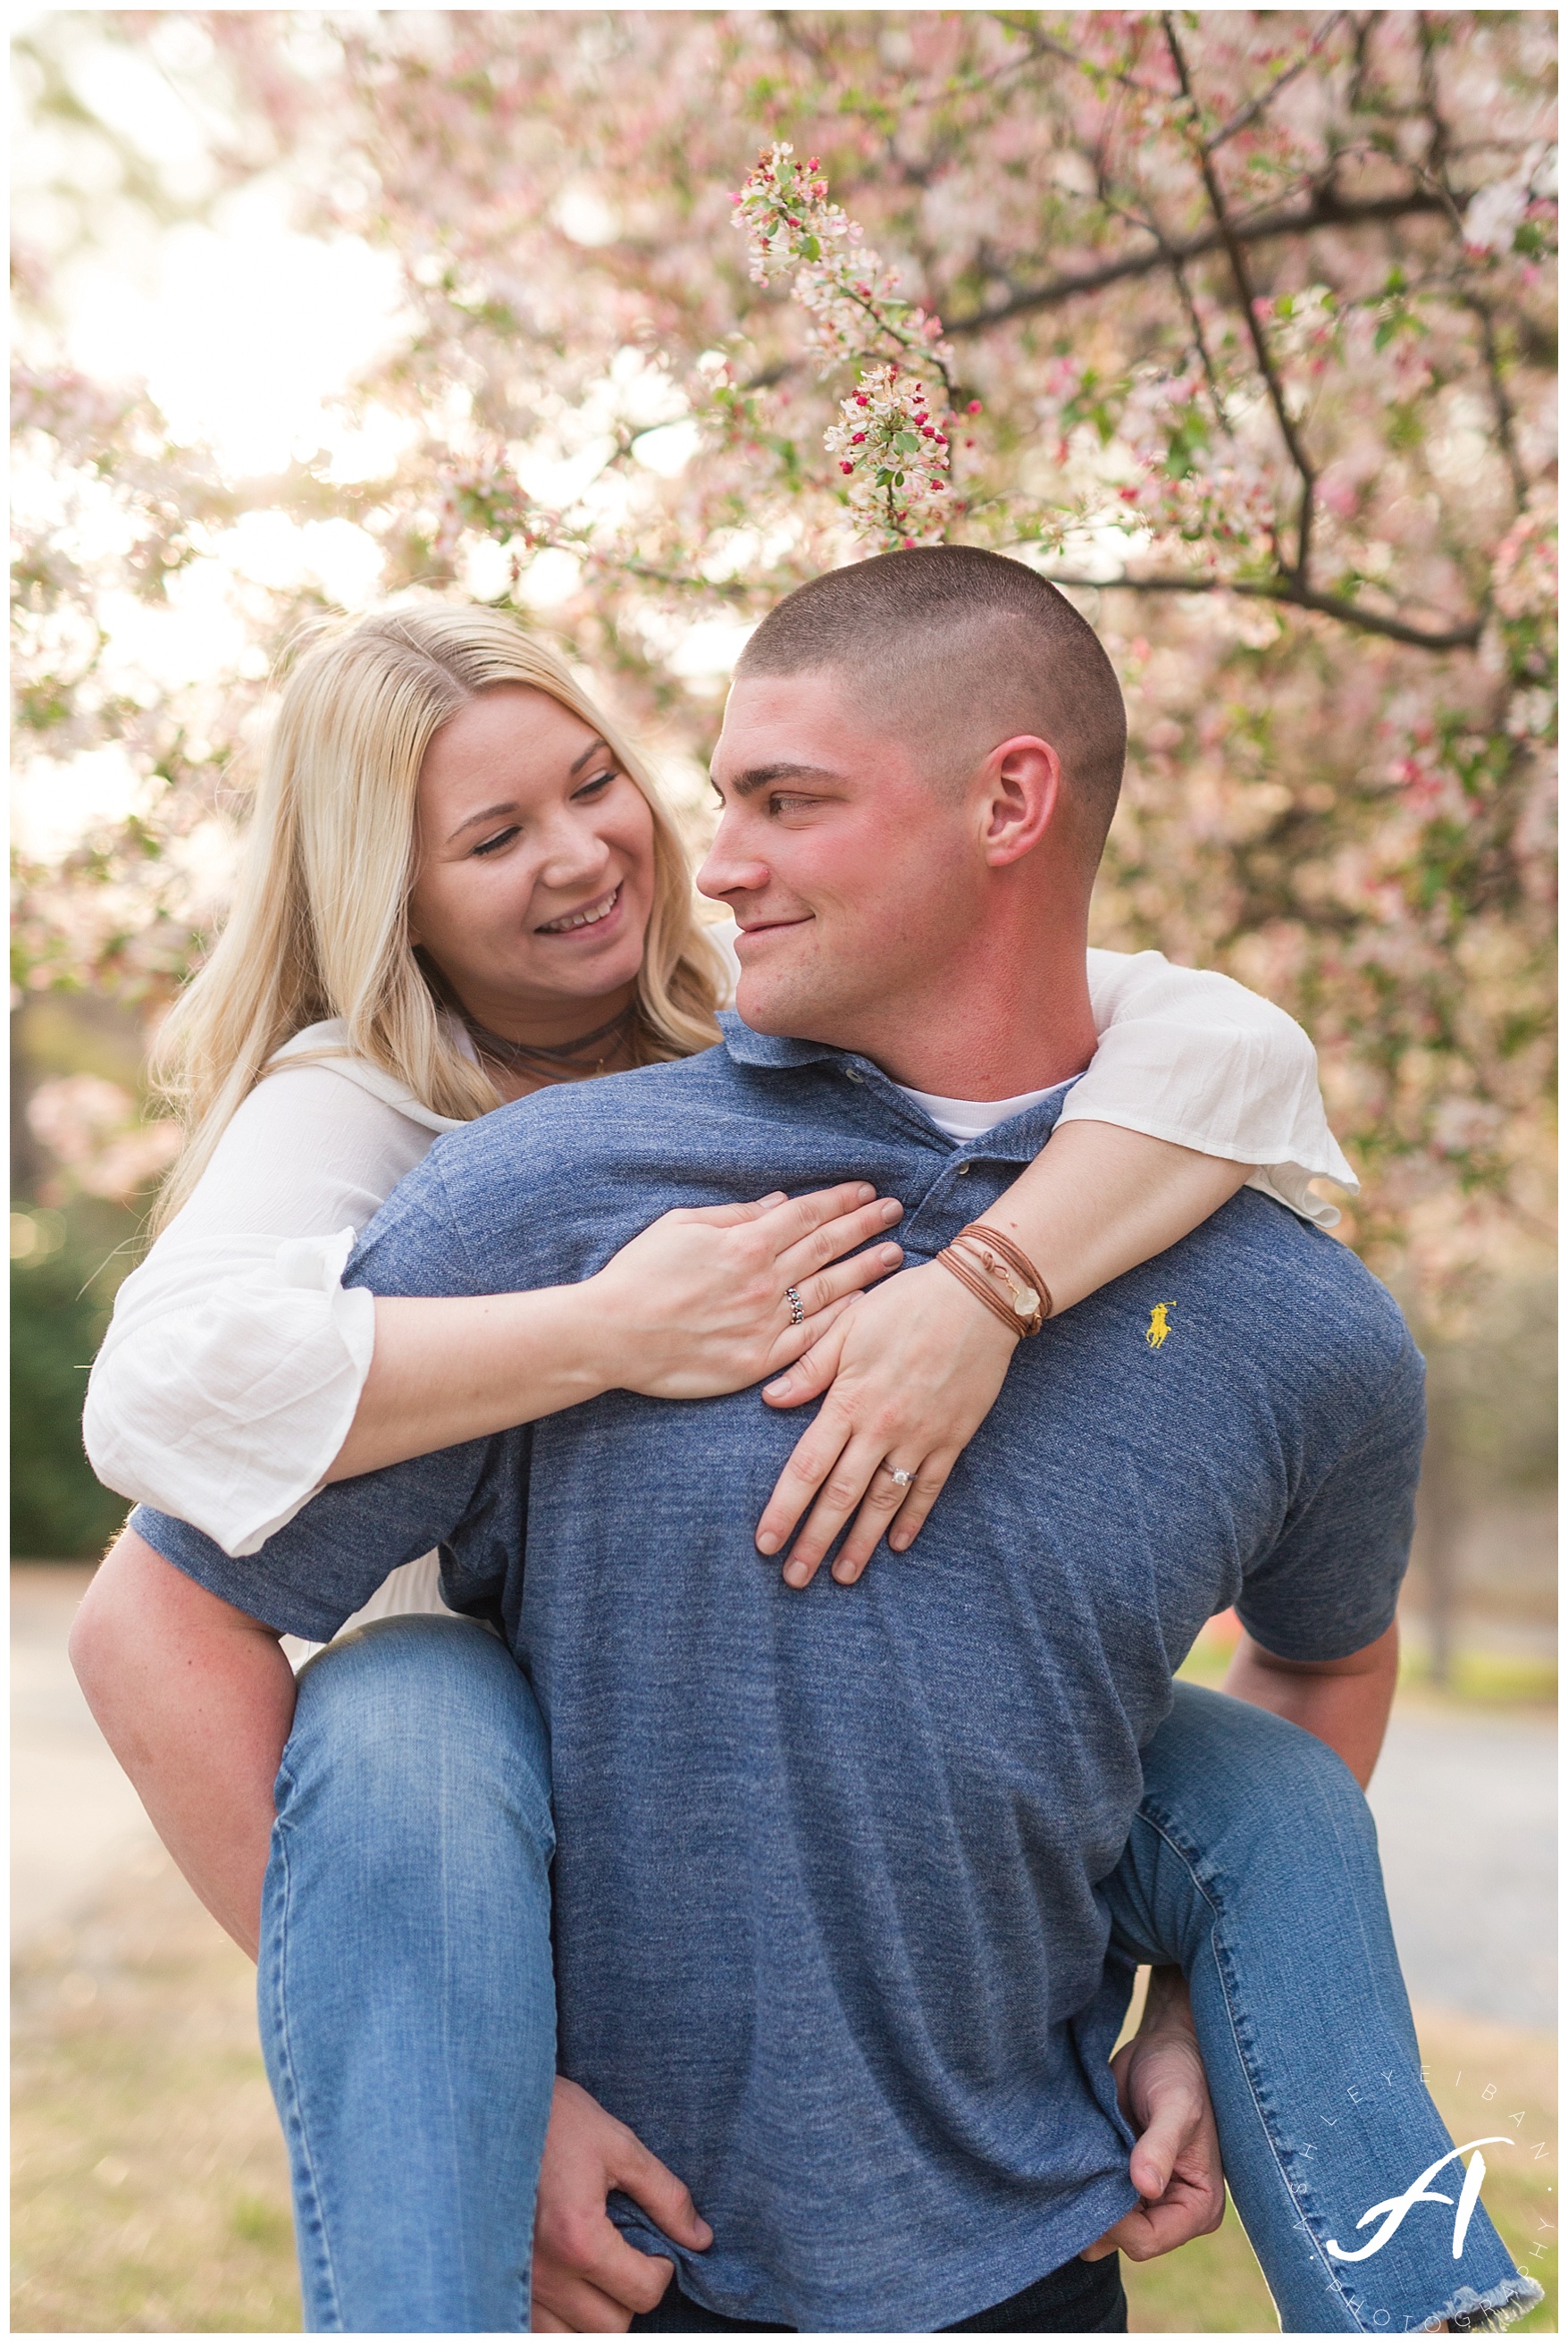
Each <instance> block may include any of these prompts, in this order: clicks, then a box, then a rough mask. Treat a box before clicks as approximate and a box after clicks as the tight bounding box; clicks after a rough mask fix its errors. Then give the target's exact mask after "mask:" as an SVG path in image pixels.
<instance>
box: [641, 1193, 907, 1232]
mask: <svg viewBox="0 0 1568 2343" xmlns="http://www.w3.org/2000/svg"><path fill="white" fill-rule="evenodd" d="M865 1192H867V1193H869V1192H870V1191H869V1190H867V1191H865ZM788 1202H789V1198H788V1196H786V1194H785V1193H784V1191H783V1189H782V1188H775V1189H774V1191H773V1192H772V1194H771V1195H770V1196H759V1197H758V1198H757V1200H756V1202H754V1203H750V1204H680V1205H678V1206H677V1207H676V1209H675V1211H674V1212H661V1213H660V1215H659V1219H660V1220H665V1221H679V1222H682V1223H683V1224H685V1225H687V1226H690V1225H691V1224H693V1223H695V1224H696V1225H697V1226H698V1227H699V1228H709V1229H735V1228H739V1227H740V1226H741V1225H742V1224H743V1223H744V1222H747V1221H759V1220H760V1219H761V1218H762V1216H763V1214H764V1213H765V1212H774V1211H776V1210H777V1209H778V1207H779V1205H780V1204H787V1203H788ZM649 1225H650V1226H652V1227H657V1226H658V1222H650V1224H649Z"/></svg>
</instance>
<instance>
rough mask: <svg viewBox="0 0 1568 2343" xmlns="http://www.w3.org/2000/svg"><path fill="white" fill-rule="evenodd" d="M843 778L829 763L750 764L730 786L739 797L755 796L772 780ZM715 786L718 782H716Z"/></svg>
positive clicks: (738, 774) (827, 779) (737, 775)
mask: <svg viewBox="0 0 1568 2343" xmlns="http://www.w3.org/2000/svg"><path fill="white" fill-rule="evenodd" d="M839 779H842V776H841V775H840V774H839V773H835V772H834V771H833V769H832V768H831V767H830V766H828V765H749V766H748V767H747V769H746V770H745V771H744V772H743V773H737V774H736V776H735V779H733V780H732V781H731V782H730V784H729V787H730V788H731V789H733V791H734V792H735V795H736V796H737V797H738V798H752V797H755V796H756V794H757V792H758V790H759V789H767V787H768V786H769V782H771V781H836V780H839ZM714 786H715V788H717V787H718V783H717V782H715V784H714Z"/></svg>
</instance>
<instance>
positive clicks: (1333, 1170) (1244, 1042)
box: [1061, 951, 1358, 1228]
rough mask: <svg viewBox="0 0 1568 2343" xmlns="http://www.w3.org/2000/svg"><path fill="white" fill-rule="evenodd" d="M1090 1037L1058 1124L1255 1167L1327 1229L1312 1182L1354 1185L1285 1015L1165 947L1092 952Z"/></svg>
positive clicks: (1265, 1188) (1309, 1057)
mask: <svg viewBox="0 0 1568 2343" xmlns="http://www.w3.org/2000/svg"><path fill="white" fill-rule="evenodd" d="M1088 966H1089V984H1090V999H1091V1007H1092V1009H1093V1013H1094V1022H1095V1028H1096V1031H1097V1032H1098V1034H1099V1037H1100V1039H1099V1045H1098V1047H1097V1049H1096V1051H1095V1054H1094V1057H1093V1059H1092V1061H1091V1064H1090V1066H1089V1070H1088V1071H1087V1072H1086V1073H1085V1074H1084V1075H1083V1077H1082V1079H1081V1081H1079V1082H1077V1083H1076V1084H1075V1085H1074V1087H1073V1089H1072V1091H1071V1093H1070V1097H1069V1099H1068V1101H1067V1103H1066V1105H1065V1106H1064V1107H1063V1109H1062V1115H1061V1119H1062V1121H1063V1122H1064V1123H1065V1122H1110V1123H1116V1124H1119V1125H1120V1126H1121V1128H1122V1129H1123V1130H1125V1131H1143V1132H1145V1133H1146V1134H1147V1135H1148V1136H1149V1137H1150V1138H1151V1139H1165V1140H1170V1141H1172V1142H1173V1143H1174V1144H1175V1145H1177V1146H1179V1147H1191V1148H1193V1149H1195V1150H1196V1151H1197V1152H1198V1153H1199V1154H1201V1155H1213V1156H1218V1157H1221V1158H1223V1159H1224V1160H1225V1161H1230V1162H1233V1163H1250V1164H1253V1165H1255V1166H1257V1167H1259V1168H1258V1169H1256V1170H1255V1171H1254V1172H1252V1173H1251V1177H1250V1179H1249V1181H1248V1185H1249V1186H1250V1187H1255V1188H1258V1189H1260V1190H1261V1192H1262V1193H1263V1194H1265V1195H1267V1196H1271V1197H1272V1198H1273V1199H1274V1201H1275V1202H1278V1203H1283V1204H1286V1205H1288V1206H1289V1208H1290V1209H1291V1211H1292V1212H1296V1213H1298V1214H1299V1215H1300V1216H1301V1218H1302V1219H1303V1220H1307V1221H1311V1222H1314V1223H1315V1224H1316V1225H1317V1226H1318V1227H1320V1228H1332V1226H1333V1225H1334V1223H1335V1222H1336V1221H1337V1220H1338V1219H1339V1214H1338V1212H1336V1211H1335V1210H1334V1208H1333V1206H1332V1204H1328V1203H1325V1202H1323V1200H1322V1198H1321V1197H1319V1196H1316V1195H1314V1194H1313V1193H1312V1188H1311V1185H1310V1183H1311V1182H1312V1181H1313V1180H1314V1179H1326V1180H1332V1181H1333V1182H1335V1183H1336V1184H1337V1185H1338V1186H1340V1187H1342V1188H1346V1189H1348V1190H1350V1191H1351V1192H1352V1193H1353V1192H1354V1191H1355V1189H1356V1187H1357V1185H1358V1182H1357V1181H1356V1176H1355V1173H1354V1172H1352V1169H1351V1167H1350V1165H1349V1164H1348V1163H1347V1162H1346V1161H1345V1158H1344V1156H1343V1154H1342V1151H1341V1149H1340V1147H1339V1144H1338V1142H1337V1141H1336V1140H1335V1138H1334V1135H1333V1133H1332V1131H1331V1130H1330V1129H1329V1123H1328V1117H1327V1114H1326V1113H1325V1111H1324V1108H1323V1101H1322V1092H1321V1091H1320V1090H1319V1088H1318V1061H1317V1053H1316V1051H1314V1050H1313V1048H1312V1042H1311V1041H1310V1039H1309V1038H1308V1036H1307V1034H1306V1033H1305V1032H1303V1031H1302V1028H1301V1026H1299V1025H1298V1024H1297V1023H1296V1021H1295V1020H1294V1018H1293V1017H1289V1016H1287V1015H1286V1013H1285V1011H1283V1010H1282V1009H1281V1008H1279V1007H1277V1006H1276V1005H1275V1003H1274V1002H1273V1001H1265V1000H1264V999H1263V998H1262V997H1261V994H1259V993H1256V992H1250V991H1249V990H1247V988H1246V986H1245V985H1242V984H1238V983H1236V982H1235V980H1234V979H1233V978H1231V977H1228V976H1219V975H1216V974H1215V973H1214V972H1213V971H1212V970H1205V969H1191V968H1177V967H1174V966H1173V965H1172V964H1171V961H1169V960H1166V958H1165V957H1164V955H1163V953H1161V952H1156V951H1145V952H1133V953H1125V952H1108V951H1091V953H1090V954H1089V963H1088Z"/></svg>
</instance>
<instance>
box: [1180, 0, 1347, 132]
mask: <svg viewBox="0 0 1568 2343" xmlns="http://www.w3.org/2000/svg"><path fill="white" fill-rule="evenodd" d="M1347 13H1348V12H1347V11H1346V10H1345V9H1343V8H1336V9H1335V10H1334V12H1333V15H1332V16H1327V17H1325V18H1324V20H1323V22H1322V24H1321V25H1319V26H1318V29H1317V31H1316V32H1315V33H1314V34H1313V35H1312V39H1311V41H1310V42H1309V43H1308V45H1307V46H1306V48H1305V49H1304V50H1303V51H1302V55H1300V56H1299V57H1298V58H1297V59H1296V62H1295V64H1294V65H1286V66H1284V67H1283V68H1282V71H1281V72H1279V73H1277V74H1276V75H1274V78H1273V80H1272V81H1271V83H1270V84H1269V85H1268V87H1267V88H1266V89H1261V90H1260V91H1259V92H1258V95H1257V96H1256V97H1253V98H1249V100H1248V102H1247V104H1246V105H1245V106H1238V107H1237V109H1236V111H1235V113H1234V114H1233V115H1232V116H1231V119H1230V120H1229V122H1226V123H1222V124H1221V126H1220V128H1219V129H1218V130H1216V131H1215V133H1214V135H1213V136H1212V137H1211V138H1206V139H1205V140H1204V142H1203V151H1204V153H1205V154H1206V155H1211V154H1212V153H1213V152H1214V150H1215V148H1216V147H1217V146H1224V144H1225V142H1226V140H1227V139H1228V138H1234V137H1235V136H1236V135H1237V133H1238V132H1239V131H1242V130H1245V129H1247V128H1249V127H1250V126H1251V124H1252V123H1254V122H1256V120H1257V119H1258V116H1260V114H1262V113H1265V112H1266V111H1267V109H1268V107H1269V106H1271V104H1272V103H1273V100H1274V99H1275V98H1276V97H1277V96H1278V95H1279V93H1280V91H1281V90H1282V89H1283V88H1284V86H1285V84H1286V83H1287V82H1290V81H1294V79H1295V77H1296V75H1298V74H1299V73H1304V72H1305V70H1306V68H1307V66H1308V65H1311V64H1312V59H1313V58H1314V57H1315V56H1316V55H1317V54H1318V51H1319V50H1320V49H1321V48H1322V45H1323V44H1324V42H1325V41H1327V40H1328V38H1329V36H1330V35H1331V34H1333V33H1336V32H1337V31H1338V30H1339V28H1340V26H1341V25H1342V24H1343V22H1344V20H1345V16H1346V15H1347Z"/></svg>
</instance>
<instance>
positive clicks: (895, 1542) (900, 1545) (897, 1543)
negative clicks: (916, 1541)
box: [888, 1536, 911, 1554]
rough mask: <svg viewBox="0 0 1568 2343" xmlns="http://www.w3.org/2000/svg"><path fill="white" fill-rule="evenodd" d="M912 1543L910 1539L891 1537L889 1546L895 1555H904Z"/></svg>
mask: <svg viewBox="0 0 1568 2343" xmlns="http://www.w3.org/2000/svg"><path fill="white" fill-rule="evenodd" d="M910 1542H911V1541H910V1539H909V1538H908V1537H904V1536H900V1537H890V1539H889V1540H888V1544H890V1546H891V1547H892V1549H893V1552H894V1553H895V1554H902V1553H903V1551H904V1548H905V1547H906V1546H907V1545H909V1544H910Z"/></svg>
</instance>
